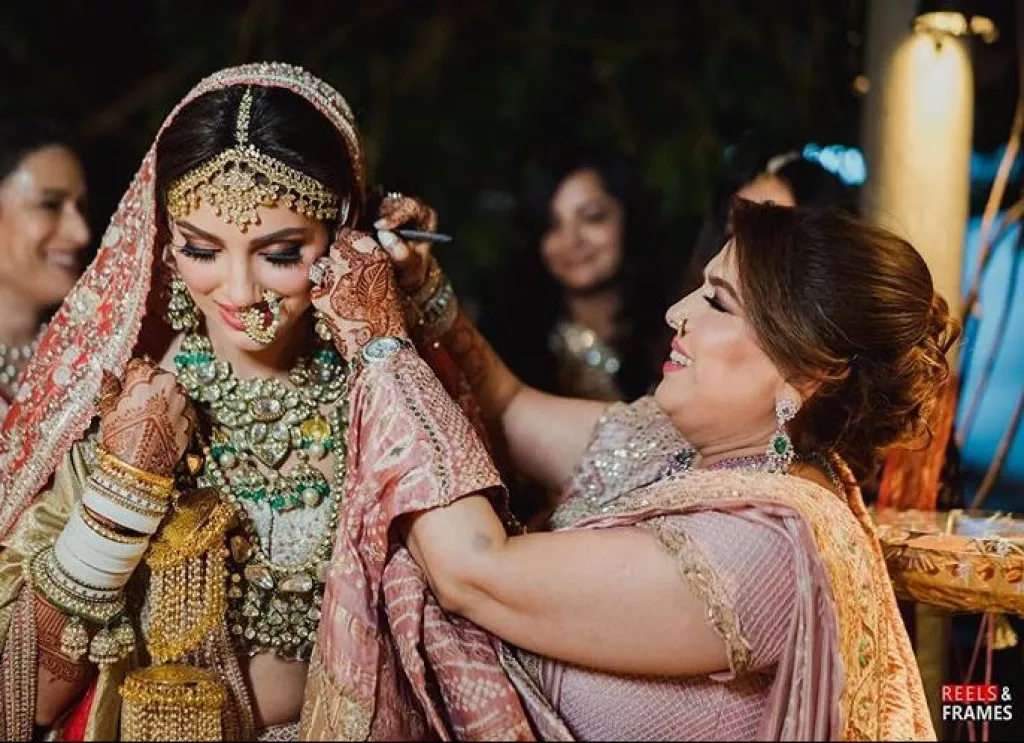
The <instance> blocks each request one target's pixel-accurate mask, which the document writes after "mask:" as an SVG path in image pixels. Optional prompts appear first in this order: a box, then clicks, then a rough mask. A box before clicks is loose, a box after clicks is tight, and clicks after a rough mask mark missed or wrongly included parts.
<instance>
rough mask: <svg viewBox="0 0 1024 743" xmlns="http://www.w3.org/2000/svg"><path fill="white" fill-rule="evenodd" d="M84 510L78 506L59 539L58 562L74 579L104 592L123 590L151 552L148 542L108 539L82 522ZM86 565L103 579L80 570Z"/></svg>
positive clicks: (55, 551)
mask: <svg viewBox="0 0 1024 743" xmlns="http://www.w3.org/2000/svg"><path fill="white" fill-rule="evenodd" d="M83 510H84V507H83V506H82V504H81V503H79V504H78V505H77V507H76V508H75V509H74V510H73V511H72V512H71V517H70V518H69V519H68V523H67V525H66V526H65V527H64V530H63V531H62V532H61V533H60V535H59V536H58V537H57V542H56V544H55V545H54V554H55V555H56V556H57V561H58V562H59V563H60V564H61V567H62V568H64V571H65V572H66V573H68V574H69V575H71V576H72V577H79V578H81V579H82V580H83V581H85V582H87V583H93V584H94V585H98V586H102V587H104V588H122V587H123V586H124V584H125V583H127V582H128V579H129V578H130V577H131V574H132V573H134V572H135V568H136V566H137V565H138V564H139V562H141V561H142V555H143V554H145V552H146V550H147V549H148V548H149V540H148V539H146V538H143V539H142V540H135V541H132V542H127V543H126V542H122V541H115V540H111V539H107V537H105V536H103V535H102V534H99V533H98V532H96V531H93V530H92V529H91V528H90V527H89V526H88V524H86V522H85V520H84V519H83V518H82V511H83ZM83 565H84V566H86V567H87V568H91V569H92V571H99V572H100V573H101V574H102V576H103V577H102V578H101V579H100V580H97V579H96V578H95V576H93V575H92V573H91V571H83V570H82V569H81V568H82V566H83Z"/></svg>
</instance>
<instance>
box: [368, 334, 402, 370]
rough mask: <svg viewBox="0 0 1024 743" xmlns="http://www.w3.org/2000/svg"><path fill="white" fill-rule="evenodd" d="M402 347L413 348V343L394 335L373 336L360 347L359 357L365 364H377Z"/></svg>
mask: <svg viewBox="0 0 1024 743" xmlns="http://www.w3.org/2000/svg"><path fill="white" fill-rule="evenodd" d="M402 348H412V343H411V342H410V341H408V340H406V339H405V338H396V337H395V336H393V335H385V336H382V337H380V338H372V339H370V340H369V341H367V342H366V343H365V344H364V345H363V347H362V348H361V349H359V359H360V361H362V363H363V364H364V365H368V364H375V363H377V362H378V361H383V360H384V359H387V358H390V357H391V356H394V355H395V354H396V353H397V352H398V351H399V349H402Z"/></svg>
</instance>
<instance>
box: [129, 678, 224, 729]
mask: <svg viewBox="0 0 1024 743" xmlns="http://www.w3.org/2000/svg"><path fill="white" fill-rule="evenodd" d="M226 699H227V691H226V689H225V688H224V685H223V684H222V683H221V682H220V680H219V679H218V678H217V677H216V676H214V675H213V674H212V673H210V672H209V671H204V670H201V669H198V668H193V667H192V666H188V665H182V664H178V663H174V664H170V665H165V666H153V667H151V668H145V669H142V670H140V671H135V672H133V673H132V674H131V675H129V676H128V678H127V679H125V682H124V683H123V684H122V685H121V701H122V707H121V740H145V741H149V740H174V741H178V740H181V741H184V740H190V741H199V740H221V739H222V738H223V728H222V725H221V710H222V709H223V707H224V702H225V701H226Z"/></svg>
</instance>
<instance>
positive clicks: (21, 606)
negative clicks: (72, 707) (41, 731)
mask: <svg viewBox="0 0 1024 743" xmlns="http://www.w3.org/2000/svg"><path fill="white" fill-rule="evenodd" d="M37 644H38V639H37V637H36V617H35V597H34V596H33V594H32V591H31V589H29V588H28V587H24V588H22V589H21V592H20V594H19V595H18V598H17V600H16V601H15V602H14V607H13V611H12V612H11V624H10V627H9V628H8V630H7V641H6V643H4V647H3V660H2V663H0V666H2V667H0V694H2V695H3V699H2V700H0V715H2V716H3V719H2V720H0V723H2V729H3V733H4V738H5V739H6V740H31V739H32V726H33V724H34V723H35V720H36V715H35V708H36V673H37V671H36V668H37V662H38V661H37V657H36V647H37Z"/></svg>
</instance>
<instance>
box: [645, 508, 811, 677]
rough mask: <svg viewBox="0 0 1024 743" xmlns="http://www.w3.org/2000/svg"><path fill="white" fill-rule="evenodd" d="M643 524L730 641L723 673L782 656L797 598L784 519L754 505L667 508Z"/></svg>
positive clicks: (761, 665)
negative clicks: (677, 511) (679, 512)
mask: <svg viewBox="0 0 1024 743" xmlns="http://www.w3.org/2000/svg"><path fill="white" fill-rule="evenodd" d="M643 526H644V527H645V528H647V529H649V530H650V531H652V532H653V533H654V535H655V536H656V537H657V538H658V541H660V542H661V543H662V545H663V546H664V547H665V548H666V549H667V550H668V551H669V552H671V553H672V555H673V556H674V557H675V558H676V559H677V561H678V564H679V572H680V574H681V575H682V577H683V579H684V580H686V582H687V584H688V586H689V588H690V590H691V591H693V592H694V593H695V594H696V595H697V596H698V597H700V598H701V599H703V601H704V603H705V604H706V606H707V616H708V621H709V623H710V624H711V626H712V627H714V629H715V631H716V632H717V633H718V634H719V635H720V636H721V637H722V639H723V640H724V641H725V644H726V649H727V651H728V655H729V669H730V674H728V675H726V676H724V677H718V678H719V679H720V680H724V679H727V678H731V677H732V676H733V675H735V674H740V673H744V672H748V671H760V670H765V669H768V668H771V667H773V666H774V665H775V664H776V663H778V661H779V659H780V658H781V657H782V652H783V650H784V644H785V641H786V638H787V637H788V636H789V626H790V622H791V620H792V619H793V617H794V616H795V612H794V607H795V605H796V574H795V570H794V567H793V556H792V550H793V544H792V541H791V540H790V538H789V537H788V534H787V532H786V531H785V529H784V528H783V526H782V525H781V524H780V523H779V522H778V521H776V520H775V519H773V518H772V517H770V516H767V515H765V514H763V513H762V512H760V511H758V510H756V509H753V508H751V509H745V510H743V511H738V512H735V513H727V512H722V511H701V512H697V513H692V514H687V515H685V516H666V517H660V518H656V519H652V520H650V521H647V522H645V523H644V524H643Z"/></svg>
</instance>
